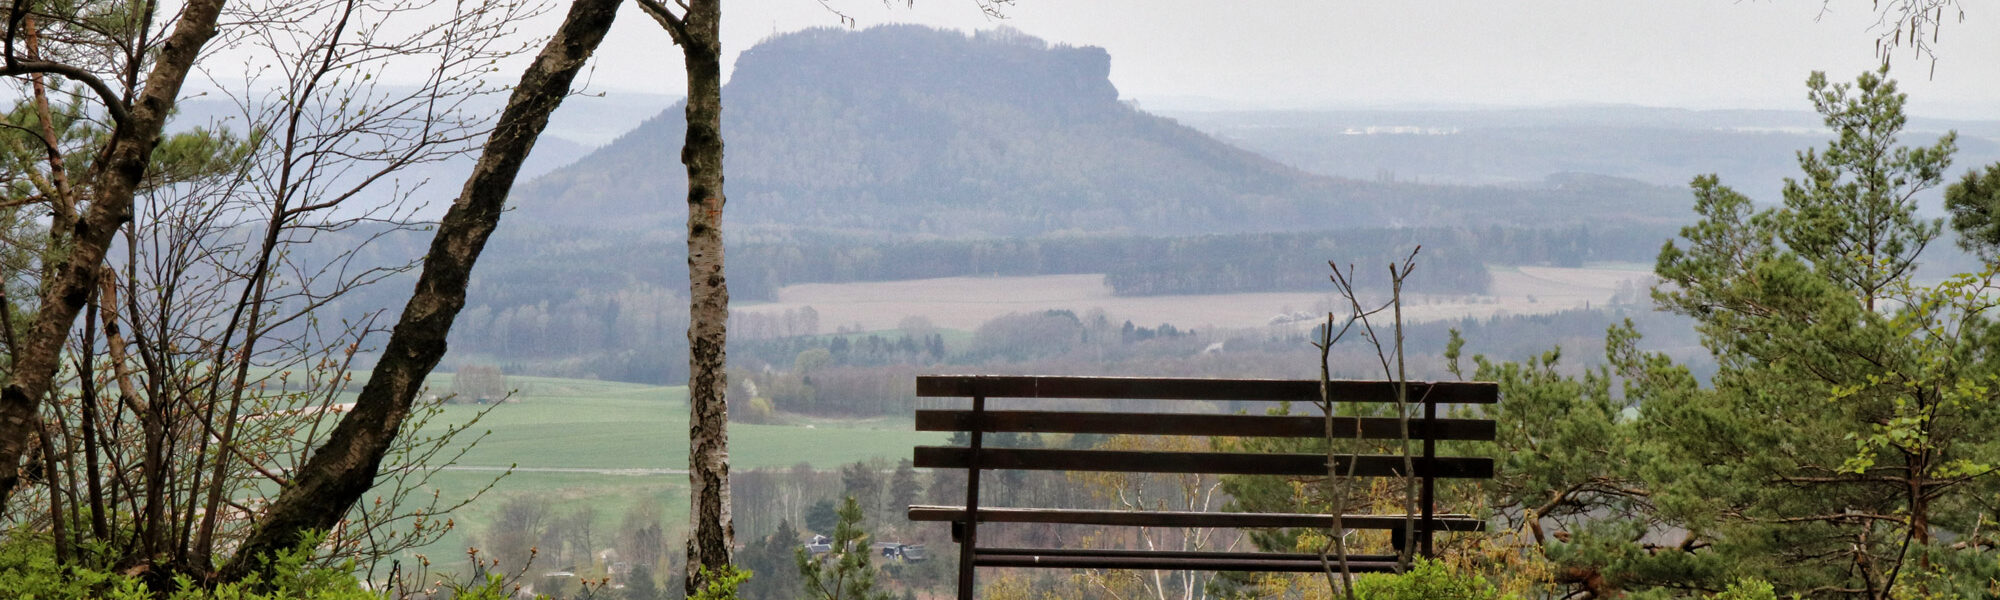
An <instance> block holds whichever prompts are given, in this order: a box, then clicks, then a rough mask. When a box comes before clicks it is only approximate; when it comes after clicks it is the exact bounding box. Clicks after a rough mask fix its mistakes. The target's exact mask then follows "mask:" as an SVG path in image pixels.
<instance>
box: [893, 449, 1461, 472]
mask: <svg viewBox="0 0 2000 600" xmlns="http://www.w3.org/2000/svg"><path fill="white" fill-rule="evenodd" d="M1337 458H1338V462H1336V463H1335V464H1336V468H1337V469H1339V470H1340V471H1341V472H1343V473H1345V472H1348V467H1349V465H1348V464H1347V463H1349V462H1350V461H1351V462H1353V463H1354V465H1353V471H1352V472H1353V474H1354V475H1355V476H1358V477H1399V476H1401V474H1400V473H1399V471H1401V470H1402V468H1403V457H1401V456H1377V455H1365V456H1359V457H1353V456H1342V457H1337ZM915 459H916V460H915V463H916V466H918V467H925V468H932V469H963V468H966V466H967V465H968V464H970V462H971V459H972V452H971V450H970V449H967V448H959V447H949V446H918V447H917V448H916V452H915ZM979 461H980V464H979V467H980V469H981V470H990V469H1018V470H1029V471H1099V472H1117V473H1208V474H1215V475H1288V476H1297V477H1312V476H1324V475H1326V456H1324V455H1319V454H1246V453H1235V452H1140V451H1126V450H1051V449H1029V448H985V449H981V450H980V454H979ZM1411 461H1412V462H1413V463H1415V465H1416V475H1417V476H1419V477H1445V478H1460V479H1490V478H1492V477H1493V459H1490V458H1436V459H1430V460H1426V459H1423V458H1420V457H1419V458H1413V459H1411Z"/></svg>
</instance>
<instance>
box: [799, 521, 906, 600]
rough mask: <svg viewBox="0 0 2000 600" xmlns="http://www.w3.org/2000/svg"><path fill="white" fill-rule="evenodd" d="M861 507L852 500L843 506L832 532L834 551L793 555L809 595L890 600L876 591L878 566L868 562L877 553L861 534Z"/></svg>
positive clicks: (801, 551)
mask: <svg viewBox="0 0 2000 600" xmlns="http://www.w3.org/2000/svg"><path fill="white" fill-rule="evenodd" d="M861 521H862V513H861V504H860V503H858V502H855V500H854V497H853V496H848V497H847V501H846V502H843V503H841V505H840V522H839V523H838V524H837V525H835V526H834V528H833V550H832V551H830V552H828V553H827V554H826V555H825V556H813V555H811V554H809V553H807V552H806V550H805V549H804V548H800V549H798V550H797V553H796V554H795V555H794V556H795V557H796V560H797V562H798V566H799V576H800V577H802V578H804V579H805V584H806V585H805V588H806V593H807V594H808V595H809V596H810V597H813V598H824V599H825V600H889V594H888V592H884V591H877V590H876V589H875V566H874V565H873V564H871V563H870V561H869V559H870V556H871V555H872V554H874V549H873V548H870V547H869V546H868V534H867V532H864V531H862V530H861Z"/></svg>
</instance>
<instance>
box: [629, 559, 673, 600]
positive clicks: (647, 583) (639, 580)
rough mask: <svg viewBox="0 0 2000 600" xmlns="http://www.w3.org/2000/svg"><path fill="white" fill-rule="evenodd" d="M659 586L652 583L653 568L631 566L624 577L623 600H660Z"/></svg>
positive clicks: (642, 564) (640, 565)
mask: <svg viewBox="0 0 2000 600" xmlns="http://www.w3.org/2000/svg"><path fill="white" fill-rule="evenodd" d="M664 597H665V596H664V595H663V594H661V593H660V585H659V583H658V582H655V581H653V568H652V567H650V566H647V565H646V564H645V563H640V564H637V565H632V572H631V573H628V574H626V576H625V600H661V599H662V598H664Z"/></svg>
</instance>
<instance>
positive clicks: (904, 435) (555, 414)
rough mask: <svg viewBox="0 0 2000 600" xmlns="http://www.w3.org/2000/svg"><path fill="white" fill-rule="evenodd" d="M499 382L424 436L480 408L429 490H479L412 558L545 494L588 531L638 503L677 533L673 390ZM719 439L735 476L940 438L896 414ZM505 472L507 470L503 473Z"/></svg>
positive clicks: (681, 488) (679, 462)
mask: <svg viewBox="0 0 2000 600" xmlns="http://www.w3.org/2000/svg"><path fill="white" fill-rule="evenodd" d="M450 381H451V375H450V374H439V375H437V376H435V377H434V378H433V380H432V389H435V390H449V389H450ZM507 383H508V385H509V386H510V387H512V388H514V389H516V390H518V391H517V392H516V393H515V395H514V396H513V397H512V398H511V399H510V400H509V401H508V402H505V403H502V404H499V405H497V406H480V405H475V404H453V405H449V406H447V407H446V408H445V411H444V413H443V414H442V415H441V416H440V417H438V418H437V419H436V420H435V421H434V422H433V423H432V424H431V425H430V427H428V428H427V429H426V432H427V433H431V432H434V431H435V430H436V429H441V428H442V427H443V426H444V425H445V424H447V423H464V422H466V421H468V420H471V419H473V418H474V417H475V416H479V415H480V412H481V411H483V410H484V411H486V412H485V414H484V416H483V417H480V418H479V421H478V422H477V423H476V424H475V426H474V427H473V428H471V429H470V430H469V431H468V432H467V437H466V438H465V439H462V440H460V441H458V442H456V443H458V444H459V447H463V446H465V445H466V444H468V443H470V447H469V448H464V450H465V452H464V454H463V455H461V456H459V457H458V460H457V461H455V462H454V463H452V465H451V466H449V467H447V468H446V470H445V471H443V472H440V473H438V474H436V475H434V476H433V477H432V479H431V483H432V486H433V487H434V488H435V490H436V491H437V492H438V493H439V495H440V497H442V498H446V499H453V498H464V497H466V496H468V495H470V494H472V493H474V492H477V491H479V490H480V489H481V488H483V487H486V486H487V485H488V484H491V486H492V487H491V488H490V489H488V490H487V491H486V492H485V494H484V495H483V496H482V497H480V498H479V499H478V500H477V501H476V502H473V503H472V504H470V505H467V506H466V507H464V508H462V509H460V510H459V511H457V512H455V513H454V514H453V518H454V519H455V522H456V524H457V527H456V528H455V530H454V531H453V533H451V534H449V535H447V536H446V537H445V538H444V539H442V540H440V541H439V542H438V543H436V544H432V545H431V546H429V547H427V548H423V549H419V550H416V551H413V552H412V553H423V554H426V555H428V556H430V557H431V558H432V559H433V560H436V561H440V562H442V564H455V562H444V561H456V560H457V558H458V557H461V556H463V554H464V552H465V549H466V548H467V547H468V546H472V545H474V544H475V543H476V537H477V536H478V535H480V534H483V533H484V532H485V531H486V529H487V527H489V525H490V524H491V523H492V521H493V517H494V515H495V514H496V513H497V512H498V510H499V507H500V506H501V505H502V504H503V503H505V501H506V500H507V499H508V498H509V497H511V496H518V495H527V496H534V497H539V498H546V499H549V500H551V501H553V502H554V504H555V507H556V510H558V511H560V512H572V511H576V510H582V509H588V510H591V511H593V512H594V513H595V517H594V524H593V529H595V530H597V531H606V532H609V531H614V530H615V528H616V526H617V525H619V523H620V522H621V521H622V520H623V519H624V516H625V514H626V513H627V512H629V511H630V510H631V509H632V508H633V506H634V505H636V504H639V503H642V502H644V503H652V504H654V505H657V506H659V507H661V509H662V510H661V514H662V516H663V519H664V521H665V526H666V528H667V529H668V530H669V531H673V530H676V529H679V528H681V527H684V524H683V523H682V522H683V521H684V520H685V519H686V514H687V502H688V500H687V475H686V474H685V473H684V472H683V471H681V469H685V468H686V466H687V430H688V427H687V417H688V409H687V389H686V388H685V387H683V386H652V385H644V384H634V383H619V382H610V381H589V380H577V379H557V378H549V377H520V376H510V377H508V378H507ZM487 409H490V410H487ZM478 433H484V434H485V435H484V437H483V438H481V439H479V440H478V441H477V442H476V443H471V442H472V440H471V439H470V435H471V434H478ZM729 433H730V440H729V448H730V464H731V465H732V467H733V468H734V469H737V470H746V469H757V468H789V467H792V466H794V465H798V464H801V463H804V464H808V465H811V466H813V467H814V468H819V469H833V468H838V467H839V466H840V465H843V464H847V463H852V462H855V461H858V460H868V459H872V458H878V457H880V458H887V459H890V460H896V459H900V458H906V457H908V456H909V455H910V448H911V447H912V446H916V445H920V444H935V443H941V442H942V441H943V440H944V436H943V435H941V434H933V433H919V432H916V431H914V430H913V427H912V423H911V420H910V418H909V417H907V416H905V417H900V418H881V419H854V420H836V419H810V420H805V419H802V420H800V421H799V422H796V423H793V424H788V425H748V424H740V423H738V424H732V425H731V426H730V430H729ZM509 468H518V470H516V471H514V472H512V473H507V470H508V469H509ZM502 474H505V476H504V477H500V475H502ZM496 477H497V478H498V481H495V479H496ZM607 543H608V540H607Z"/></svg>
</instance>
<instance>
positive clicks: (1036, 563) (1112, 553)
mask: <svg viewBox="0 0 2000 600" xmlns="http://www.w3.org/2000/svg"><path fill="white" fill-rule="evenodd" d="M1172 554H1175V555H1177V556H1162V555H1159V554H1155V553H1150V552H1145V551H1133V550H1125V551H1119V550H1096V551H1092V550H1044V549H1038V548H1005V549H1003V548H981V549H979V550H978V551H977V552H976V553H975V554H974V555H973V558H972V564H974V565H977V566H982V567H1028V568H1045V569H1046V568H1057V569H1175V570H1179V569H1198V570H1208V571H1262V572H1295V573H1298V572H1317V571H1320V570H1322V569H1323V568H1324V565H1323V564H1322V563H1321V562H1320V557H1319V555H1316V554H1289V553H1287V554H1280V553H1270V554H1259V553H1250V552H1214V553H1201V552H1176V553H1172ZM1204 555H1207V556H1204ZM1347 565H1348V569H1349V570H1350V571H1353V572H1357V573H1384V572H1393V571H1395V570H1396V559H1395V557H1393V556H1374V555H1368V556H1350V557H1348V561H1347Z"/></svg>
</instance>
